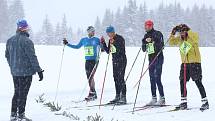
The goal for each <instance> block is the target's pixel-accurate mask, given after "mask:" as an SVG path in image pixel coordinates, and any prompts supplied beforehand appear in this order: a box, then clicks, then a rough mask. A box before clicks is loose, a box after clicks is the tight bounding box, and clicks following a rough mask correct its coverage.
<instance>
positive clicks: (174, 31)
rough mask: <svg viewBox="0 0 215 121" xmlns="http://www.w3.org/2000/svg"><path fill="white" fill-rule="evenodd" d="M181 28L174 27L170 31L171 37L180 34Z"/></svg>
mask: <svg viewBox="0 0 215 121" xmlns="http://www.w3.org/2000/svg"><path fill="white" fill-rule="evenodd" d="M180 30H181V27H180V26H176V27H174V28H173V29H172V35H175V33H176V32H180Z"/></svg>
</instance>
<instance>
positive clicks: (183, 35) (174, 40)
mask: <svg viewBox="0 0 215 121" xmlns="http://www.w3.org/2000/svg"><path fill="white" fill-rule="evenodd" d="M176 32H179V34H180V35H178V36H176V35H175V34H176ZM169 44H170V45H176V46H179V47H180V54H181V61H182V64H181V70H180V77H179V79H180V86H181V104H180V105H179V107H177V108H179V109H182V110H183V109H187V89H186V82H187V81H189V80H190V78H192V80H193V81H194V82H195V83H196V86H197V87H198V89H199V92H200V94H201V97H202V106H201V108H200V110H206V109H209V104H208V99H207V96H206V92H205V88H204V86H203V84H202V67H201V55H200V51H199V45H198V44H199V36H198V33H195V32H193V31H192V30H191V29H190V28H189V27H188V26H187V25H185V24H181V25H178V26H176V27H174V28H173V30H172V33H171V36H170V41H169Z"/></svg>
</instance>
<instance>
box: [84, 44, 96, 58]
mask: <svg viewBox="0 0 215 121" xmlns="http://www.w3.org/2000/svg"><path fill="white" fill-rule="evenodd" d="M84 50H85V56H94V51H93V46H87V47H84Z"/></svg>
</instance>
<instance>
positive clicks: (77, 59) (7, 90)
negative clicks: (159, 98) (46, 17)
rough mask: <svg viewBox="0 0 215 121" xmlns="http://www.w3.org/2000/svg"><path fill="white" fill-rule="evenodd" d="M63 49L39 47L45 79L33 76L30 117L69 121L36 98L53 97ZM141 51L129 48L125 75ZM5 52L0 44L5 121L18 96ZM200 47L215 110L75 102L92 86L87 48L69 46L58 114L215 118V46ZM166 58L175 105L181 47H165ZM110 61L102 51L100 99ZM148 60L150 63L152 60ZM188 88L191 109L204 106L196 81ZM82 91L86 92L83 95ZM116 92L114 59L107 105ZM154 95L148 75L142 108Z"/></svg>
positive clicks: (136, 119) (130, 93) (0, 113)
mask: <svg viewBox="0 0 215 121" xmlns="http://www.w3.org/2000/svg"><path fill="white" fill-rule="evenodd" d="M62 49H63V47H62V46H36V53H37V56H38V59H39V62H40V65H41V67H42V68H43V69H44V70H45V72H44V81H42V82H39V81H38V77H37V75H35V76H34V79H33V83H32V87H31V90H30V93H29V96H28V102H27V108H26V113H27V116H29V117H30V118H32V119H33V120H34V121H69V120H70V119H69V118H67V117H63V116H56V115H54V113H53V112H50V111H49V109H48V108H47V107H44V106H43V105H42V104H38V103H36V101H35V99H36V98H38V96H39V95H41V94H42V93H45V99H46V101H54V97H55V91H56V85H57V80H58V73H59V66H60V60H61V54H62ZM138 50H139V48H127V49H126V52H127V58H128V64H127V70H126V76H127V73H128V71H129V69H130V67H131V65H132V62H133V60H134V58H135V56H136V54H137V52H138ZM4 51H5V44H0V121H8V119H9V116H10V107H11V98H12V96H13V83H12V78H11V75H10V70H9V67H8V64H7V62H6V59H5V57H4ZM200 51H201V54H202V68H203V83H204V85H205V88H206V91H207V95H208V99H209V103H210V109H209V110H207V111H205V112H200V111H199V110H197V109H196V110H191V111H178V112H165V111H167V110H169V109H171V108H172V107H165V108H156V109H150V110H144V111H138V112H135V114H131V113H128V111H131V110H132V107H133V105H126V106H116V107H115V109H114V110H112V106H107V107H101V109H99V107H92V108H89V107H86V106H87V105H94V104H99V100H97V101H94V102H89V103H86V102H83V103H78V104H77V103H74V102H73V101H78V100H82V99H83V98H84V97H85V96H86V95H87V92H88V87H87V88H86V89H84V88H85V87H86V84H87V79H86V76H85V70H84V57H83V50H82V49H80V50H73V49H70V48H65V53H64V60H63V67H62V75H61V80H60V85H59V93H58V97H57V102H58V103H59V104H60V105H62V110H61V111H59V113H61V112H63V111H67V112H70V113H72V114H74V115H75V116H78V117H79V118H80V120H81V121H83V120H86V118H87V116H90V115H93V116H95V115H96V113H97V114H98V115H101V116H102V117H104V120H105V121H111V120H112V119H114V121H115V120H119V121H140V120H145V121H149V120H150V121H158V120H159V121H213V120H214V114H215V88H214V85H215V81H214V77H213V76H214V75H213V74H214V72H213V69H214V62H215V57H214V55H213V52H214V51H215V48H209V47H208V48H201V50H200ZM164 56H165V62H164V66H163V75H162V81H163V85H164V91H165V96H166V102H167V104H173V105H176V104H179V103H180V91H179V80H178V77H179V67H180V63H181V62H180V56H179V50H178V48H165V50H164ZM143 57H144V54H143V53H142V52H141V54H140V56H139V58H138V60H137V63H136V64H135V67H134V69H133V71H132V73H131V75H130V78H129V79H128V81H127V100H128V102H129V103H133V102H134V98H135V93H136V88H133V87H134V85H135V83H136V82H137V80H138V79H139V76H140V71H141V66H142V61H143ZM106 60H107V54H105V53H102V55H101V61H100V64H99V67H98V70H97V73H96V75H95V80H96V89H97V93H98V96H99V97H100V92H101V87H102V81H103V75H104V69H105V64H106ZM146 64H148V61H147V63H146ZM145 67H146V66H145ZM187 87H188V105H189V107H199V106H200V105H201V99H200V94H199V92H198V90H197V87H196V86H195V84H194V82H192V81H190V83H188V85H187ZM83 90H84V94H83V95H82V92H83ZM114 92H115V89H114V82H113V78H112V63H111V60H110V63H109V66H108V73H107V80H106V83H105V90H104V95H103V100H102V102H103V103H106V102H108V101H109V100H111V99H112V98H114V96H115V95H114ZM150 99H151V93H150V84H149V76H148V73H147V74H146V75H145V76H144V77H143V79H142V83H141V87H140V92H139V96H138V100H137V106H143V105H144V104H146V103H147V102H148V101H149V100H150ZM74 106H78V107H79V106H80V107H81V108H72V107H74Z"/></svg>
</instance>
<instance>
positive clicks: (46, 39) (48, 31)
mask: <svg viewBox="0 0 215 121" xmlns="http://www.w3.org/2000/svg"><path fill="white" fill-rule="evenodd" d="M41 33H42V34H41V35H40V36H41V41H40V43H41V44H44V45H50V44H52V43H53V40H54V32H53V26H52V24H51V23H50V21H49V18H48V15H46V18H45V20H44V21H43V26H42V31H41Z"/></svg>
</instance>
